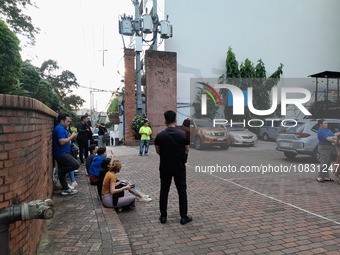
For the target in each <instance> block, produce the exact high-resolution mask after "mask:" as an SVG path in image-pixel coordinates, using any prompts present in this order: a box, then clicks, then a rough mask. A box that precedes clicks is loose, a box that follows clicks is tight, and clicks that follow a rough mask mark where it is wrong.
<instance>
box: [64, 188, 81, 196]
mask: <svg viewBox="0 0 340 255" xmlns="http://www.w3.org/2000/svg"><path fill="white" fill-rule="evenodd" d="M77 193H78V191H77V190H75V189H74V190H72V189H67V190H63V191H62V192H61V195H62V196H68V195H75V194H77Z"/></svg>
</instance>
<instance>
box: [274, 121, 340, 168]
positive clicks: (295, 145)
mask: <svg viewBox="0 0 340 255" xmlns="http://www.w3.org/2000/svg"><path fill="white" fill-rule="evenodd" d="M325 120H326V121H327V122H328V128H329V129H330V130H332V131H333V132H339V131H340V120H338V119H325ZM318 129H319V124H318V120H316V119H304V120H301V121H298V123H297V125H296V126H294V127H286V128H284V129H283V130H282V132H281V133H280V134H279V136H278V137H277V139H276V146H277V147H276V149H277V150H279V151H282V152H283V153H284V155H285V156H286V157H287V158H288V159H293V158H295V157H296V156H297V155H299V154H301V155H309V156H311V157H312V159H313V160H314V161H315V162H319V154H318V143H319V140H318V135H317V132H318Z"/></svg>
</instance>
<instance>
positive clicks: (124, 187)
mask: <svg viewBox="0 0 340 255" xmlns="http://www.w3.org/2000/svg"><path fill="white" fill-rule="evenodd" d="M108 168H109V171H108V172H107V173H106V174H105V177H104V180H103V186H102V203H103V205H104V206H105V207H111V208H112V207H113V208H122V207H130V209H134V208H135V199H136V196H137V199H138V201H141V202H150V201H151V200H152V199H151V198H150V197H149V195H143V194H142V193H141V192H139V191H138V190H137V189H136V188H135V187H134V185H133V184H129V183H128V182H127V181H126V180H120V181H119V180H117V177H116V174H117V173H119V172H120V170H121V168H122V163H121V162H120V161H119V160H115V159H113V156H112V160H111V161H110V163H109V167H108Z"/></svg>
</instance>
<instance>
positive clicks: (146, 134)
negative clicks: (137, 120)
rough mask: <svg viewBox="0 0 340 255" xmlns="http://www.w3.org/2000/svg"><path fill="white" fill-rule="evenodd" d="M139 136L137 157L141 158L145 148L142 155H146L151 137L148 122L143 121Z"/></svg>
mask: <svg viewBox="0 0 340 255" xmlns="http://www.w3.org/2000/svg"><path fill="white" fill-rule="evenodd" d="M139 134H140V135H141V140H140V146H139V156H143V150H144V147H145V151H144V155H148V152H149V144H150V139H151V135H152V130H151V128H150V127H149V121H148V120H144V126H142V127H140V129H139Z"/></svg>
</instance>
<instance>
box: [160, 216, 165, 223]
mask: <svg viewBox="0 0 340 255" xmlns="http://www.w3.org/2000/svg"><path fill="white" fill-rule="evenodd" d="M159 221H160V222H161V223H162V224H165V223H166V216H160V217H159Z"/></svg>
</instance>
